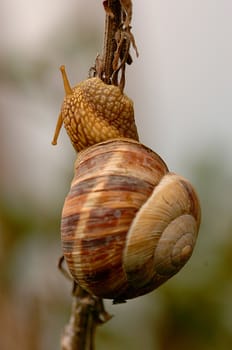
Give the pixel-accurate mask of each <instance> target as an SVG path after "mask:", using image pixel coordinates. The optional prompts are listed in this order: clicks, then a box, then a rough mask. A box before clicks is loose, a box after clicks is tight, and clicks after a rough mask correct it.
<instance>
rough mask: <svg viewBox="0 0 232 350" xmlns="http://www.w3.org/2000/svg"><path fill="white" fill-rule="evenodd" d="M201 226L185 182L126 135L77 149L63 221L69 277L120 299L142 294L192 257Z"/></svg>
mask: <svg viewBox="0 0 232 350" xmlns="http://www.w3.org/2000/svg"><path fill="white" fill-rule="evenodd" d="M199 225H200V205H199V201H198V198H197V195H196V192H195V191H194V189H193V187H192V186H191V184H190V183H189V182H188V181H187V180H186V179H184V178H183V177H181V176H179V175H176V174H173V173H170V172H169V171H168V168H167V166H166V164H165V163H164V161H163V160H162V159H161V158H160V157H159V156H158V155H157V154H156V153H155V152H153V151H152V150H150V149H148V148H147V147H145V146H144V145H142V144H140V143H138V142H137V141H133V140H129V139H118V140H109V141H105V142H102V143H98V144H96V145H94V146H92V147H89V148H87V149H86V150H84V151H82V152H80V153H79V154H78V157H77V160H76V163H75V175H74V179H73V181H72V184H71V189H70V192H69V194H68V196H67V197H66V200H65V204H64V208H63V213H62V224H61V235H62V246H63V253H64V257H65V259H66V262H67V264H68V267H69V270H70V272H71V274H72V276H73V278H74V279H75V280H76V281H77V282H78V283H79V284H80V285H81V286H82V287H83V288H84V289H86V290H88V291H89V292H90V293H92V294H94V295H96V296H99V297H103V298H109V299H114V301H115V302H120V301H123V300H126V299H130V298H134V297H137V296H139V295H143V294H145V293H148V292H150V291H152V290H154V289H155V288H157V287H158V286H159V285H161V284H162V283H164V282H165V281H166V280H168V279H169V278H170V277H171V276H173V275H174V274H176V273H177V272H178V271H179V270H180V269H181V267H182V266H183V265H184V264H185V263H186V262H187V260H188V259H189V258H190V256H191V254H192V251H193V248H194V245H195V241H196V238H197V234H198V229H199Z"/></svg>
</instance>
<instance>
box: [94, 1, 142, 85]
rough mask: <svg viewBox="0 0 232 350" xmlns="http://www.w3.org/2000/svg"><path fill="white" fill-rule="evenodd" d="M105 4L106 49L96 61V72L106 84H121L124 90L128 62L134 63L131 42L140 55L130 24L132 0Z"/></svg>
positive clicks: (106, 2) (105, 2)
mask: <svg viewBox="0 0 232 350" xmlns="http://www.w3.org/2000/svg"><path fill="white" fill-rule="evenodd" d="M103 5H104V9H105V12H106V20H105V38H104V49H103V56H102V57H100V56H99V55H98V57H97V59H96V62H95V68H96V74H97V76H98V77H100V78H101V79H102V80H103V81H104V82H105V83H106V84H114V85H116V86H119V87H120V89H121V90H122V91H123V89H124V85H125V68H126V64H131V63H132V58H131V56H130V53H129V51H130V45H131V44H132V46H133V48H134V50H135V52H136V55H137V56H138V50H137V47H136V44H135V40H134V37H133V34H132V33H131V26H130V23H131V18H132V1H131V0H120V1H119V0H107V1H104V2H103ZM119 72H120V73H121V77H120V79H119Z"/></svg>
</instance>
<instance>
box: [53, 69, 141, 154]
mask: <svg viewBox="0 0 232 350" xmlns="http://www.w3.org/2000/svg"><path fill="white" fill-rule="evenodd" d="M61 72H62V75H63V81H64V88H65V92H66V96H65V98H64V102H63V104H62V107H61V113H60V115H59V118H58V122H57V128H56V132H55V135H54V139H53V142H52V143H53V144H56V142H57V137H58V135H59V131H60V128H61V126H62V123H64V126H65V128H66V131H67V133H68V135H69V138H70V140H71V142H72V145H73V147H74V148H75V150H76V151H78V152H79V151H80V150H82V149H84V148H86V147H89V146H91V145H94V144H96V143H98V142H102V141H105V140H108V139H113V138H116V137H128V138H132V139H135V140H138V133H137V128H136V125H135V120H134V107H133V102H132V100H131V99H130V98H129V97H127V96H126V95H125V94H123V93H122V92H121V90H120V89H119V87H117V86H114V85H107V84H105V83H104V82H103V81H102V80H101V79H100V78H98V77H94V78H89V79H86V80H84V81H82V82H80V83H79V84H78V85H77V86H75V87H74V88H71V87H70V84H69V81H68V78H67V76H66V72H65V69H64V66H61Z"/></svg>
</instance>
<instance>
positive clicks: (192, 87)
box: [0, 0, 232, 203]
mask: <svg viewBox="0 0 232 350" xmlns="http://www.w3.org/2000/svg"><path fill="white" fill-rule="evenodd" d="M133 3H134V14H133V22H132V26H133V29H132V31H133V33H134V36H135V38H136V43H137V46H138V49H139V53H140V56H139V58H138V59H137V58H136V57H135V54H134V53H133V52H132V55H133V58H134V63H133V65H132V66H131V67H128V70H127V73H128V74H127V85H126V90H125V91H126V93H127V94H128V95H129V96H130V97H131V98H132V99H133V100H134V104H135V116H136V120H137V125H138V129H139V133H140V136H141V141H142V142H143V143H145V144H146V145H147V146H149V147H151V148H152V149H153V150H155V151H156V152H157V153H159V154H160V155H161V156H162V157H163V158H164V160H165V161H166V162H167V164H168V165H169V167H170V169H171V170H173V171H176V172H178V173H182V174H183V175H187V176H188V177H190V180H191V167H192V166H193V165H194V164H195V162H196V160H197V159H198V157H201V156H202V157H204V156H205V155H206V154H207V152H208V151H211V153H212V154H213V152H215V154H216V156H217V157H218V156H219V157H220V158H222V159H224V161H225V166H226V167H228V168H229V169H230V170H231V158H232V141H231V133H232V132H231V129H232V128H231V126H232V125H231V114H232V93H231V82H232V40H231V39H232V20H231V14H232V1H231V0H176V1H175V0H166V1H165V0H157V1H153V0H147V1H139V0H137V1H136V0H135V1H134V2H133ZM74 15H75V19H76V24H77V26H80V23H81V24H82V27H81V28H82V30H83V28H85V26H86V29H87V28H88V27H89V26H93V27H94V28H96V30H99V33H100V34H99V35H101V34H102V37H103V27H104V13H103V10H102V7H101V1H100V0H89V1H86V0H79V1H77V0H56V1H55V0H40V1H29V0H17V1H13V0H2V1H1V3H0V21H1V31H0V41H1V51H2V53H3V55H5V56H6V57H7V55H9V54H10V53H11V54H13V56H14V59H15V60H16V62H17V58H19V62H18V63H19V65H20V64H22V62H23V61H24V60H25V62H27V61H28V60H30V61H32V62H33V60H35V61H36V60H38V59H39V58H40V56H42V55H43V53H44V50H47V51H48V55H49V57H50V61H51V62H52V64H51V67H52V68H51V72H50V77H49V84H48V85H49V88H50V89H57V91H58V93H57V94H58V98H59V99H55V97H54V95H53V94H52V92H49V91H48V90H47V87H48V86H43V85H42V84H41V82H39V81H38V84H37V83H36V82H33V86H34V87H35V91H36V92H31V94H30V93H29V91H28V90H24V91H21V92H20V93H18V91H17V89H16V88H15V89H12V87H10V86H2V87H1V96H0V103H1V105H2V108H3V111H4V113H3V119H4V126H5V129H6V130H4V138H3V143H4V147H3V149H4V150H5V153H6V154H5V157H7V163H6V165H5V166H6V168H7V167H8V168H9V169H13V168H14V167H17V171H18V174H17V176H16V174H14V172H12V173H13V175H12V176H13V178H12V180H11V181H12V183H13V184H12V187H13V189H14V186H16V187H17V188H18V187H19V188H21V191H22V192H23V191H30V190H31V191H33V190H34V188H35V185H36V188H37V189H38V191H37V192H38V193H37V200H39V201H41V202H42V201H44V199H45V198H46V200H47V201H48V203H49V198H54V196H56V192H57V188H58V187H60V186H61V184H60V181H61V177H60V176H61V175H59V174H61V173H62V176H63V173H64V172H65V171H66V169H70V167H71V168H72V164H73V159H74V154H73V151H72V149H71V147H70V146H69V144H68V141H67V137H66V135H65V133H64V132H63V133H62V135H61V137H60V139H59V145H58V147H56V148H55V147H51V146H50V142H51V139H52V135H53V131H54V128H55V124H56V118H57V114H58V113H59V109H60V104H61V101H62V99H63V91H62V84H61V79H60V73H59V71H58V67H59V66H60V65H61V64H63V63H64V64H66V67H67V71H68V73H69V76H70V80H71V81H72V83H73V84H76V83H77V82H78V81H80V80H81V79H83V78H84V77H85V76H86V74H87V72H88V69H89V67H90V65H91V64H92V62H93V61H94V58H95V57H94V56H93V57H92V58H91V59H90V58H89V57H88V59H86V58H85V55H86V52H85V46H84V45H83V47H82V50H81V51H80V52H78V53H77V54H76V57H78V61H77V62H75V63H74V62H73V61H72V59H71V58H70V60H69V56H68V53H67V52H65V40H67V37H68V35H69V30H71V29H70V28H69V18H70V16H71V17H72V18H73V16H74ZM59 25H61V27H62V28H63V35H62V37H60V45H63V46H64V51H63V55H61V54H59V55H57V53H56V51H55V50H54V49H52V48H50V49H48V48H47V45H48V41H49V40H52V37H51V34H50V33H51V32H52V30H54V28H56V27H57V26H59ZM53 35H54V34H53ZM57 35H58V34H57ZM81 35H82V33H80V37H81ZM57 39H59V38H57ZM77 40H78V38H77ZM97 47H98V51H101V49H102V41H101V37H100V40H99V43H97ZM49 50H50V51H49ZM96 53H97V52H96ZM64 59H65V61H64ZM89 60H90V61H89ZM24 73H25V72H22V74H24ZM26 73H27V72H26ZM26 77H27V74H26ZM26 77H25V79H27V78H26ZM26 84H27V82H26ZM28 84H29V82H28ZM25 91H26V92H25ZM50 95H51V96H50ZM56 97H57V96H56ZM1 118H2V116H1ZM216 156H215V163H217V159H216ZM72 157H73V158H72ZM186 159H188V162H187V163H186V164H185V160H186ZM54 174H56V176H55V177H54ZM16 177H17V181H16V183H17V185H16V184H14V183H15V181H14V180H15V179H16ZM5 181H6V179H5ZM19 184H20V186H19ZM62 186H66V189H67V185H66V184H62ZM59 197H60V194H59Z"/></svg>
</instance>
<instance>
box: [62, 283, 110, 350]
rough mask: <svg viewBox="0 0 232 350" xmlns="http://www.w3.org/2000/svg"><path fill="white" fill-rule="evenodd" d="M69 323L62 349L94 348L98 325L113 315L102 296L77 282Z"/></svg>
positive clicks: (88, 349)
mask: <svg viewBox="0 0 232 350" xmlns="http://www.w3.org/2000/svg"><path fill="white" fill-rule="evenodd" d="M72 294H73V303H72V311H71V317H70V320H69V323H68V324H67V326H66V327H65V329H64V333H63V335H62V338H61V349H62V350H94V336H95V330H96V327H97V326H98V325H99V324H102V323H105V322H107V321H108V320H109V319H110V318H111V316H110V315H109V314H108V313H107V312H106V311H105V309H104V305H103V301H102V299H101V298H98V297H95V296H92V295H90V294H89V293H88V292H86V291H85V290H84V289H82V288H81V287H80V286H78V285H77V284H76V283H75V282H74V285H73V293H72Z"/></svg>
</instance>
